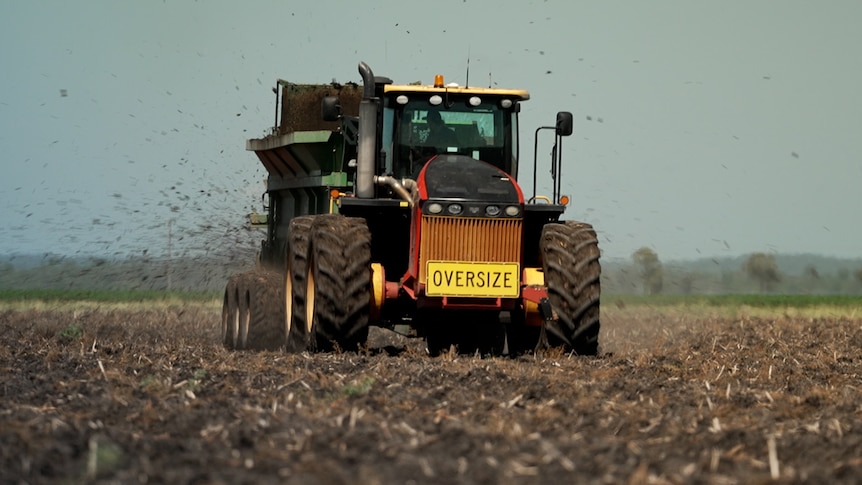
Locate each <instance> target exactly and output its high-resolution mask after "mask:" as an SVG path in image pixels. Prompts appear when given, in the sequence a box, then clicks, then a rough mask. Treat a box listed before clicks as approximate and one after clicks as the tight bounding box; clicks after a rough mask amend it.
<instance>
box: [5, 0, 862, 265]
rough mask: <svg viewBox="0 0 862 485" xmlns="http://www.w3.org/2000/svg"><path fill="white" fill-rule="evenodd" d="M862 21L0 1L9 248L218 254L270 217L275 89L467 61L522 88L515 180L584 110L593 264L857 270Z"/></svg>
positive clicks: (591, 5)
mask: <svg viewBox="0 0 862 485" xmlns="http://www.w3.org/2000/svg"><path fill="white" fill-rule="evenodd" d="M860 18H862V2H859V1H857V0H848V1H838V0H831V1H829V2H810V1H789V0H770V1H766V0H761V1H754V2H752V1H747V0H745V1H742V0H740V1H721V2H719V1H713V2H707V1H691V0H679V1H670V0H653V1H644V2H642V1H633V0H632V1H591V2H584V1H569V0H546V1H541V0H536V1H532V2H525V1H511V0H505V1H478V0H437V1H433V2H430V1H427V0H425V1H413V0H398V1H395V0H387V1H378V2H372V1H368V2H341V1H327V0H316V1H301V2H299V1H285V0H280V1H275V0H273V1H264V0H250V1H244V2H235V1H193V0H166V1H164V2H155V1H146V2H143V1H131V0H129V1H115V0H104V1H94V0H90V1H81V2H68V1H37V0H28V1H20V2H13V1H4V2H0V65H2V66H3V68H2V70H3V74H2V75H0V123H2V125H0V128H2V129H0V157H2V158H0V160H2V167H3V173H2V176H0V207H2V211H0V254H7V255H8V254H16V253H17V254H23V253H33V252H46V251H50V252H54V253H60V254H75V253H81V254H94V255H98V254H104V255H125V254H139V253H141V252H143V251H144V250H147V251H149V252H150V254H164V253H165V252H166V250H167V240H168V236H167V234H168V228H167V225H168V221H171V220H173V221H174V223H173V224H172V232H173V242H174V251H184V252H201V251H206V250H207V249H208V248H212V247H213V246H222V245H225V244H231V240H230V234H231V230H232V229H233V228H235V227H237V226H240V225H241V224H243V222H244V218H243V216H244V214H246V213H247V212H249V211H250V210H251V209H252V208H258V209H260V193H261V192H262V191H263V188H264V185H263V178H264V176H265V171H264V170H263V169H262V168H259V167H260V166H259V162H258V161H257V158H256V157H255V156H254V154H253V153H251V152H246V151H245V139H246V138H249V137H259V136H261V135H263V134H264V132H265V131H266V130H267V128H268V127H270V126H271V125H272V123H273V118H274V104H273V101H274V100H273V98H274V95H273V94H272V92H271V90H270V88H271V86H272V85H273V84H274V81H275V79H276V78H284V79H288V80H291V81H294V82H308V83H312V82H329V81H330V80H332V79H333V78H334V79H336V80H338V81H340V82H345V81H359V80H360V79H359V75H358V73H357V70H356V66H357V63H358V62H359V61H360V60H362V61H365V62H367V63H368V64H369V65H370V66H371V67H372V69H373V70H374V72H375V74H377V75H384V76H387V77H390V78H392V79H393V80H395V81H396V82H398V83H408V82H414V81H423V82H425V83H430V82H431V81H432V80H433V76H434V74H436V73H442V74H444V75H446V79H447V81H454V82H459V83H463V82H464V81H465V79H464V78H465V73H466V63H467V58H468V56H469V57H470V84H473V85H480V84H484V85H487V84H488V82H489V79H490V82H492V83H493V84H494V85H496V86H498V87H509V88H524V89H528V90H529V91H530V93H531V95H532V99H531V100H530V101H529V102H527V103H525V104H524V106H523V111H522V116H521V126H522V130H523V131H522V135H523V136H522V142H521V158H522V167H529V163H531V159H532V154H533V141H532V140H533V130H534V129H535V127H537V126H541V125H549V124H553V120H554V115H555V113H556V111H558V110H568V111H572V112H573V113H574V114H575V134H574V135H573V136H572V137H570V138H567V139H566V140H565V142H564V162H565V169H564V178H565V180H564V182H563V188H564V192H566V193H568V194H569V195H570V196H571V198H572V200H573V203H572V205H571V207H570V209H569V210H568V211H567V218H570V219H580V220H584V221H587V222H591V223H592V224H593V225H594V226H595V227H596V229H597V230H598V232H599V234H600V244H601V247H602V249H603V252H604V255H605V257H606V258H628V257H629V256H630V255H631V253H632V252H633V251H635V250H636V249H637V248H638V247H640V246H649V247H652V248H653V249H654V250H655V251H657V252H658V254H659V256H660V257H661V258H662V259H663V260H673V259H691V258H697V257H702V256H703V257H706V256H715V255H736V254H745V253H749V252H754V251H775V252H780V253H803V252H812V253H819V254H824V255H834V256H843V257H862V243H860V241H862V217H860V216H859V215H858V213H857V211H858V210H859V208H860V207H862V190H860V187H862V184H860V182H862V163H860V158H862V157H860V154H862V136H859V135H860V133H859V132H860V121H859V117H860V115H862V91H860V90H862V56H860V55H859V47H860V46H862V29H860V28H859V26H858V21H859V19H860ZM540 136H541V135H540ZM551 138H552V137H551V136H550V134H547V135H546V137H544V138H540V145H539V153H540V163H541V165H540V167H541V168H540V170H539V173H540V176H539V178H538V180H539V188H540V191H544V192H549V191H550V176H549V175H548V172H547V163H548V160H549V151H550V143H551ZM525 161H526V162H529V163H525ZM524 172H525V173H522V176H521V181H522V183H523V185H524V186H526V187H529V186H530V184H531V180H530V173H529V172H531V171H530V170H529V169H527V170H524ZM181 238H182V239H181Z"/></svg>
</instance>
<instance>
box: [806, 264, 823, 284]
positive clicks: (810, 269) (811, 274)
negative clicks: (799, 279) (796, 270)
mask: <svg viewBox="0 0 862 485" xmlns="http://www.w3.org/2000/svg"><path fill="white" fill-rule="evenodd" d="M805 277H806V278H808V279H810V280H819V279H820V272H819V271H817V268H815V267H814V265H813V264H809V265H808V266H806V267H805Z"/></svg>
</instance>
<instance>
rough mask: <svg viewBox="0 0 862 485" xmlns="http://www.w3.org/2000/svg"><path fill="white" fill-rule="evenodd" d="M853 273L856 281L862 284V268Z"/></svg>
mask: <svg viewBox="0 0 862 485" xmlns="http://www.w3.org/2000/svg"><path fill="white" fill-rule="evenodd" d="M853 274H854V275H855V276H856V281H858V282H859V284H860V285H862V268H858V269H857V270H856V272H855V273H853Z"/></svg>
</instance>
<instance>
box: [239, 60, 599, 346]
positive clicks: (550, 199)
mask: <svg viewBox="0 0 862 485" xmlns="http://www.w3.org/2000/svg"><path fill="white" fill-rule="evenodd" d="M359 74H360V76H361V79H362V84H361V85H359V84H355V83H345V84H339V83H336V82H334V81H333V82H331V83H329V84H294V83H290V82H287V81H284V80H281V79H279V80H278V81H277V83H276V87H275V88H273V92H274V93H275V123H274V126H273V127H272V128H271V130H270V133H268V134H267V135H266V136H264V137H262V138H259V139H250V140H248V141H247V143H246V148H247V150H249V151H253V152H254V153H255V154H256V155H257V158H258V159H259V160H260V162H261V163H262V164H263V166H264V167H265V168H266V170H267V172H268V177H267V186H266V193H265V194H264V196H263V200H264V205H265V212H264V213H263V214H257V215H256V217H254V218H253V219H254V220H252V221H251V223H252V224H253V225H257V226H261V227H265V228H266V237H265V239H264V240H263V241H262V242H261V249H260V252H259V256H258V260H257V263H256V268H255V269H254V270H253V271H249V272H246V273H241V274H236V275H233V276H231V277H230V278H229V280H228V282H227V286H226V289H225V293H224V303H223V311H222V339H223V344H224V346H225V347H227V348H229V349H235V350H241V349H270V350H273V349H281V348H283V349H286V350H287V351H288V352H301V351H311V352H317V351H335V350H337V351H356V350H360V349H362V348H364V347H365V346H366V343H367V340H368V334H369V327H370V326H376V327H381V328H385V329H389V330H392V331H394V332H397V333H398V334H401V335H404V336H407V337H418V338H424V339H425V341H426V343H427V349H428V352H429V353H430V354H431V355H438V354H440V353H441V352H446V351H450V350H453V349H454V350H456V351H457V352H460V353H476V352H478V353H480V354H482V355H488V354H490V355H500V354H506V353H507V354H509V355H518V354H522V353H528V352H531V351H534V350H536V349H540V348H547V347H562V348H563V349H564V350H565V351H566V352H573V353H575V354H578V355H595V354H596V353H597V352H598V348H599V347H598V336H599V298H600V292H601V289H600V275H601V267H600V263H599V256H600V252H599V247H598V239H597V236H596V232H595V230H594V229H593V227H592V226H591V225H589V224H587V223H584V222H577V221H570V220H562V219H561V216H562V215H563V213H564V211H565V210H566V206H567V204H568V203H569V199H568V197H567V196H565V195H562V193H561V187H562V183H561V180H562V177H561V175H562V168H563V163H562V142H563V138H564V137H566V136H569V135H571V134H572V128H573V121H572V114H571V113H569V112H565V111H561V112H559V113H557V116H556V123H555V124H554V125H553V126H542V127H538V128H537V129H536V130H535V137H534V147H536V146H537V145H538V138H539V134H540V133H541V132H542V131H543V130H551V131H553V133H554V144H553V149H552V151H551V157H550V158H551V161H550V174H551V179H552V187H553V188H552V190H551V195H550V196H543V195H537V194H536V172H537V165H538V161H537V156H536V153H537V150H536V149H535V148H534V156H533V164H532V174H533V177H532V192H531V193H530V194H529V195H527V194H525V191H524V188H523V187H522V186H521V185H519V183H518V181H517V180H518V174H519V169H520V168H521V166H520V165H521V164H520V158H519V148H520V145H519V126H518V114H519V112H520V108H521V103H523V102H525V101H527V100H529V98H530V95H529V93H528V92H527V91H526V90H521V89H500V88H491V87H487V88H485V87H473V86H459V85H457V84H454V83H449V84H447V83H445V82H444V78H443V76H442V75H439V74H438V75H435V77H434V82H433V84H421V83H415V84H394V83H393V82H392V80H390V79H388V78H386V77H376V76H375V75H374V74H373V72H372V70H371V68H370V67H369V66H368V65H367V64H365V63H364V62H360V63H359Z"/></svg>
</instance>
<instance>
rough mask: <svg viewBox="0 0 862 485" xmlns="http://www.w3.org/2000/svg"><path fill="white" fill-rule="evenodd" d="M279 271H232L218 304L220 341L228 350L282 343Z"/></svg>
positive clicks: (280, 279)
mask: <svg viewBox="0 0 862 485" xmlns="http://www.w3.org/2000/svg"><path fill="white" fill-rule="evenodd" d="M282 295H283V293H282V278H281V275H280V274H278V273H275V272H271V271H253V272H248V273H242V274H237V275H233V276H231V277H230V279H229V280H228V283H227V287H226V288H225V294H224V302H223V306H222V343H223V344H224V346H225V348H227V349H229V350H246V349H253V350H274V349H277V348H280V347H281V346H282V345H284V333H283V330H282V329H283V325H284V303H283V300H284V298H283V296H282Z"/></svg>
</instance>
